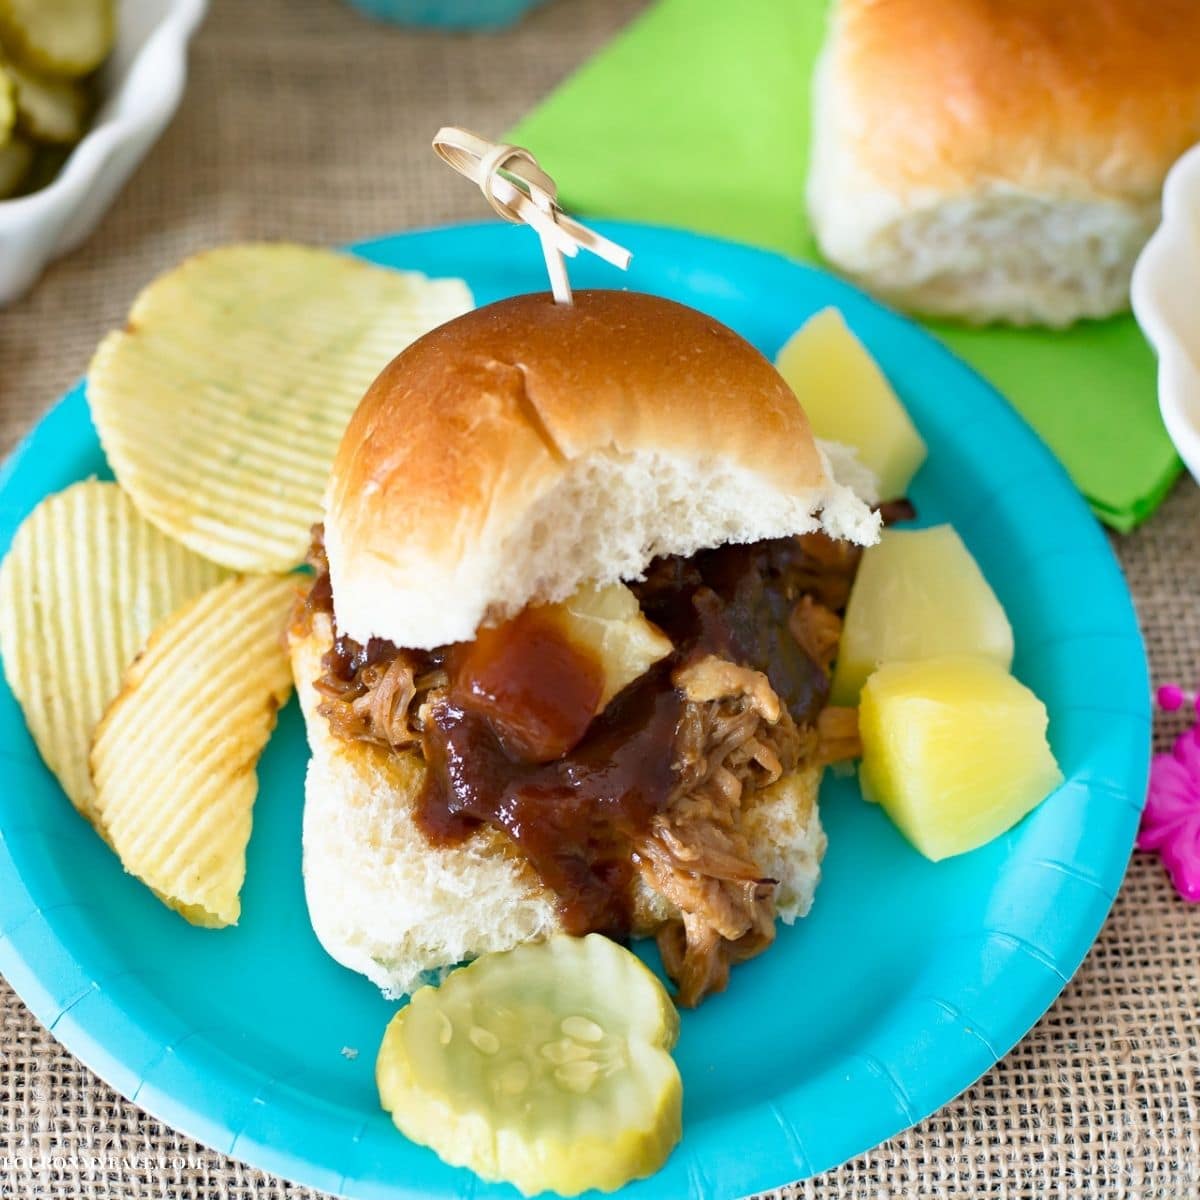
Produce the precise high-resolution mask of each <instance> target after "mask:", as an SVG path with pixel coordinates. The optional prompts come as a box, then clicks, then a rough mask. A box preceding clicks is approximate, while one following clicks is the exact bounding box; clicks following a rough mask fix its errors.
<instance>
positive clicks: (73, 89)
mask: <svg viewBox="0 0 1200 1200" xmlns="http://www.w3.org/2000/svg"><path fill="white" fill-rule="evenodd" d="M0 70H4V71H5V72H7V74H8V75H9V77H10V78H11V79H12V81H13V84H14V86H15V88H16V100H17V123H18V125H19V126H20V128H21V130H22V132H24V133H26V134H28V135H29V136H30V137H31V138H33V139H34V140H35V141H38V142H49V143H51V144H52V145H59V146H62V145H68V144H69V143H71V142H77V141H79V139H80V138H81V137H83V133H84V130H85V128H86V127H87V116H88V108H89V107H90V102H89V99H88V94H87V92H86V91H85V90H84V88H83V85H82V84H80V83H77V82H76V81H75V80H73V79H55V78H54V77H53V76H50V75H42V74H39V73H38V72H37V71H27V70H26V69H25V68H24V67H20V66H18V65H17V64H16V63H4V64H3V66H2V67H0Z"/></svg>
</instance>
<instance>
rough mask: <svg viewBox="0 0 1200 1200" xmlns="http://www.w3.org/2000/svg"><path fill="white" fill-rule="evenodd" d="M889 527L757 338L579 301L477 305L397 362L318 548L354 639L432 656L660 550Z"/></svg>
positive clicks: (353, 434)
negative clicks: (823, 444)
mask: <svg viewBox="0 0 1200 1200" xmlns="http://www.w3.org/2000/svg"><path fill="white" fill-rule="evenodd" d="M801 400H803V397H801ZM878 527H879V518H878V517H877V516H876V514H874V513H872V512H871V511H870V510H869V509H868V508H867V506H866V505H865V504H863V502H862V501H861V500H860V499H858V497H856V496H855V495H854V493H853V492H852V491H851V490H850V489H849V488H847V487H843V486H841V485H839V484H838V483H836V482H835V481H834V480H833V479H832V478H831V477H830V476H829V474H828V473H827V470H826V463H825V459H824V456H823V455H822V453H821V452H820V451H819V450H818V448H817V447H816V445H815V444H814V442H813V438H812V434H811V432H810V431H809V427H808V421H807V419H806V418H805V416H804V412H803V410H802V409H801V407H800V404H798V403H797V401H796V397H795V395H794V394H793V393H792V391H791V390H790V389H789V388H788V386H787V384H786V383H785V382H784V381H783V379H782V378H781V377H780V375H779V373H778V372H777V371H776V370H775V368H774V367H773V366H772V365H771V364H770V363H769V362H768V361H767V360H766V359H765V358H764V357H763V356H762V355H761V354H759V352H758V351H757V350H755V349H754V348H753V347H752V346H751V345H750V344H749V343H748V342H746V341H744V340H743V339H742V338H740V337H739V336H738V335H737V334H735V333H734V332H733V331H732V330H730V329H727V328H726V327H725V326H723V325H721V324H720V323H719V322H718V321H715V320H713V319H712V318H711V317H708V316H705V315H704V314H702V313H699V312H697V311H695V310H694V309H691V308H687V307H684V306H683V305H680V304H675V303H673V302H672V301H669V300H663V299H661V298H659V297H656V296H646V295H642V294H640V293H636V292H607V291H582V292H577V293H576V294H575V300H574V303H573V304H571V305H561V304H555V303H554V302H553V300H552V299H551V297H550V296H548V295H537V296H518V297H515V298H514V299H511V300H505V301H501V302H500V303H498V304H493V305H489V306H487V307H484V308H480V309H477V310H475V311H474V312H471V313H468V314H466V315H465V316H463V317H460V318H458V319H456V320H454V321H450V322H448V323H447V324H445V325H442V326H441V327H440V328H438V329H435V330H434V331H433V332H431V333H429V334H427V335H426V336H425V337H423V338H421V339H420V340H418V341H417V342H415V343H413V344H412V345H411V346H409V347H408V348H407V349H406V350H405V351H404V352H403V353H402V354H400V355H399V356H398V357H397V358H396V359H395V360H394V361H393V362H392V363H391V364H390V365H389V366H388V367H387V368H386V369H385V370H384V371H383V373H382V374H381V375H380V376H379V378H378V379H377V380H376V381H375V383H374V384H373V385H372V387H371V389H370V391H369V392H368V393H367V395H366V397H365V398H364V400H363V402H362V404H361V405H360V406H359V409H358V411H357V412H356V413H355V415H354V418H353V419H352V421H351V422H350V425H349V428H348V429H347V431H346V435H345V438H344V440H343V442H342V445H341V449H340V451H339V453H338V457H337V460H336V462H335V464H334V469H333V475H332V477H331V480H330V486H329V490H328V493H327V496H326V513H325V546H326V550H327V553H328V557H329V572H330V580H331V582H332V584H333V595H334V607H335V612H336V614H337V621H338V628H339V630H340V631H341V632H343V633H345V634H348V635H349V636H350V637H353V638H355V639H356V640H357V641H360V642H365V641H367V639H368V638H371V637H382V638H386V639H388V640H389V641H392V642H395V643H396V644H397V645H401V646H406V647H411V648H416V649H429V648H432V647H434V646H438V645H442V644H444V643H447V642H454V641H461V640H464V639H468V638H471V637H473V636H474V634H475V631H476V630H477V628H478V627H479V626H480V624H482V623H485V622H489V621H497V620H500V619H502V618H504V617H506V616H509V615H511V614H512V613H515V612H517V611H518V610H520V609H521V608H523V607H524V606H525V605H526V604H527V603H529V602H531V601H535V600H537V601H554V600H562V599H564V598H565V597H567V596H568V595H570V594H571V593H572V592H574V591H575V590H576V589H577V588H578V587H579V586H580V585H581V584H583V583H594V584H605V583H610V582H613V581H615V580H618V579H632V578H637V577H638V576H640V575H641V573H642V572H643V570H644V569H645V567H646V566H647V565H648V563H649V562H650V560H651V559H652V558H654V557H655V556H657V555H660V554H691V553H693V552H694V551H696V550H697V549H700V548H701V547H705V546H716V545H720V544H722V543H726V542H749V541H756V540H758V539H760V538H769V537H782V536H785V535H788V534H794V533H804V532H807V531H809V530H812V529H816V528H824V529H825V530H827V531H828V532H829V533H830V534H832V535H833V536H834V537H839V538H849V539H852V540H854V541H859V542H871V541H874V540H875V538H876V536H877V533H878Z"/></svg>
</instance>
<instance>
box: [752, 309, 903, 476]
mask: <svg viewBox="0 0 1200 1200" xmlns="http://www.w3.org/2000/svg"><path fill="white" fill-rule="evenodd" d="M775 365H776V367H778V368H779V373H780V374H781V375H782V376H783V377H784V379H786V380H787V382H788V386H789V387H791V389H792V391H794V392H795V393H796V395H797V396H798V397H799V399H800V403H801V404H802V405H803V406H804V411H805V413H807V414H808V420H809V423H810V424H811V425H812V429H813V433H814V434H815V435H816V436H817V437H819V438H825V439H827V440H828V441H831V442H841V443H842V444H843V445H846V446H852V447H854V449H855V450H857V451H858V459H859V462H861V463H862V464H863V466H866V467H869V468H870V469H871V470H872V471H873V472H874V473H875V475H876V476H877V477H878V479H879V495H880V496H881V497H882V498H883V499H884V500H894V499H896V498H898V497H900V496H903V495H904V494H905V492H906V491H907V490H908V485H909V484H910V483H911V482H912V477H913V476H914V475H915V474H916V473H917V469H918V468H919V467H920V465H921V464H922V463H923V462H924V461H925V443H924V442H923V441H922V440H921V435H920V434H919V433H917V430H916V427H915V426H914V425H913V423H912V420H911V418H910V417H909V415H908V413H907V412H906V411H905V409H904V405H903V404H901V403H900V400H899V399H898V398H897V396H896V393H895V392H894V391H893V390H892V387H891V384H889V383H888V381H887V379H886V378H885V377H884V374H883V372H882V371H881V370H880V369H879V367H878V365H877V364H876V362H875V360H874V359H873V358H872V357H871V355H870V354H869V353H868V352H867V350H866V349H865V347H864V346H863V344H862V342H860V341H859V340H858V338H856V337H855V336H854V334H853V333H852V332H851V331H850V328H849V327H848V326H847V324H846V322H845V321H844V320H843V319H842V314H841V313H840V312H838V310H837V309H836V308H826V309H822V310H821V311H820V312H819V313H817V314H816V315H815V316H812V317H810V318H809V319H808V320H807V321H806V322H805V323H804V324H803V325H802V326H801V327H800V328H799V329H798V330H796V332H795V333H794V334H792V336H791V337H790V338H789V339H788V341H787V344H786V345H785V346H784V347H783V349H782V350H780V352H779V355H778V357H777V358H776V360H775Z"/></svg>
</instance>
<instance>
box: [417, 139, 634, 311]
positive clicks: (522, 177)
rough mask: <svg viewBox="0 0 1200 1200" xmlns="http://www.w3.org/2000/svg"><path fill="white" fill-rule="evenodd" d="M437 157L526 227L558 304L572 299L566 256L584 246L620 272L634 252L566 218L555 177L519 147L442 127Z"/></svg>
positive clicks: (509, 218) (499, 210)
mask: <svg viewBox="0 0 1200 1200" xmlns="http://www.w3.org/2000/svg"><path fill="white" fill-rule="evenodd" d="M433 148H434V150H435V151H436V152H437V154H438V157H439V158H441V159H442V160H443V161H444V162H446V163H448V164H449V165H450V166H452V167H453V168H454V169H455V170H456V171H457V172H458V173H459V174H460V175H463V176H465V177H466V178H467V179H469V180H471V181H472V182H473V183H475V184H477V185H478V186H479V190H480V191H482V192H483V196H484V199H485V200H487V202H488V204H489V205H491V207H492V210H493V211H494V212H495V213H496V214H497V215H498V216H500V217H502V218H503V219H504V220H506V221H511V222H512V223H513V224H514V225H528V226H530V227H531V228H532V229H533V230H534V232H535V233H536V234H537V235H538V237H539V239H540V240H541V243H542V253H543V255H544V256H545V259H546V270H547V272H548V273H549V275H550V287H551V290H552V291H553V292H554V299H555V301H557V302H558V303H559V304H570V303H571V283H570V280H569V279H568V278H567V267H566V263H565V262H564V261H563V259H564V256H569V257H571V258H574V257H575V255H577V254H578V253H579V251H580V249H583V250H587V251H589V252H590V253H592V254H595V255H597V256H598V257H599V258H602V259H604V261H605V262H608V263H611V264H612V265H613V266H614V267H619V268H620V269H621V270H622V271H623V270H625V269H626V268H627V267H628V266H629V260H630V258H631V257H632V255H631V254H630V253H629V251H628V250H626V249H624V248H623V247H621V246H618V245H617V244H616V243H615V242H610V241H609V240H608V238H606V237H601V236H600V234H598V233H596V232H594V231H593V230H591V229H588V228H587V226H586V225H581V224H580V223H579V222H578V221H576V220H575V219H574V218H573V217H569V216H568V215H567V214H566V213H565V212H563V210H562V208H560V207H559V203H558V188H557V187H556V185H555V183H554V180H553V179H551V178H550V176H549V175H547V174H546V172H545V171H543V170H542V168H541V167H540V166H539V165H538V161H537V159H536V158H534V157H533V155H532V154H530V152H529V151H528V150H525V149H523V148H522V147H521V146H509V145H498V144H497V143H495V142H490V141H488V139H487V138H484V137H480V136H479V134H477V133H472V132H471V131H470V130H469V129H459V128H457V127H456V126H453V125H450V126H446V127H445V128H444V129H439V130H438V132H437V136H436V137H435V138H434V139H433Z"/></svg>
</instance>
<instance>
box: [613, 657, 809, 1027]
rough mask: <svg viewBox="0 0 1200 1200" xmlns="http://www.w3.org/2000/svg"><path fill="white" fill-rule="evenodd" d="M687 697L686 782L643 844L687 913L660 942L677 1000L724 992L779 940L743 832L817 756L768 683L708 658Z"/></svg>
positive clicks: (687, 672) (639, 856)
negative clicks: (773, 790) (751, 807)
mask: <svg viewBox="0 0 1200 1200" xmlns="http://www.w3.org/2000/svg"><path fill="white" fill-rule="evenodd" d="M672 682H673V683H674V684H675V686H676V687H677V688H679V689H680V691H682V692H683V694H684V696H685V697H686V701H687V702H686V704H685V707H684V712H683V717H682V719H681V721H680V724H679V728H678V732H677V735H676V743H675V754H676V769H677V771H678V773H679V783H678V788H677V791H676V793H675V795H674V796H673V797H672V799H671V802H670V804H669V805H668V806H667V808H666V809H665V810H664V811H663V812H661V813H659V814H658V815H657V816H655V817H654V819H653V821H652V822H651V826H650V828H649V830H647V831H646V833H645V834H644V835H643V836H642V837H640V838H639V839H638V840H637V841H636V842H635V845H634V853H635V856H636V861H637V864H638V868H639V871H640V872H641V875H642V878H643V879H644V880H645V882H646V883H647V884H648V885H649V886H650V887H651V888H652V889H653V890H654V891H656V892H658V893H659V894H661V895H662V896H663V897H665V898H666V899H667V900H669V901H670V902H671V903H672V904H674V905H675V906H676V907H677V908H678V909H679V910H680V913H681V914H682V915H681V917H680V919H679V920H676V921H672V922H669V923H668V924H667V925H666V926H665V927H664V928H663V929H662V930H661V931H660V933H659V935H658V944H659V949H660V951H661V953H662V956H663V963H664V965H665V966H666V969H667V972H668V974H669V975H670V976H671V978H672V979H674V980H675V982H676V983H677V984H678V985H679V995H678V997H677V999H678V1002H679V1003H680V1004H682V1005H684V1006H686V1007H693V1006H695V1005H696V1004H698V1003H699V1002H700V1001H701V1000H702V999H703V998H704V997H705V996H707V995H709V994H710V993H711V992H717V991H721V990H722V989H723V988H724V987H725V985H726V983H727V982H728V979H729V970H730V967H731V966H732V965H733V964H734V963H736V962H741V961H743V960H745V959H747V958H751V957H753V956H754V955H755V954H759V953H761V952H762V951H763V950H765V949H766V947H767V946H769V945H770V944H771V942H772V940H773V939H774V937H775V880H773V879H769V878H766V877H764V876H763V874H762V872H761V871H760V869H759V868H758V866H757V864H756V863H755V861H754V857H753V854H752V852H751V850H750V846H749V843H748V842H747V840H746V837H745V835H744V834H743V833H742V830H741V815H742V804H743V801H744V799H745V798H746V797H747V796H748V795H749V794H750V793H751V792H752V791H753V790H754V789H755V788H759V787H765V786H767V785H768V784H771V783H773V782H775V780H777V779H778V778H779V777H780V775H782V774H783V773H784V772H786V771H790V770H792V769H794V768H795V766H796V765H797V763H798V762H799V761H800V760H801V759H802V758H803V757H807V756H808V754H809V753H810V752H811V749H812V747H813V744H814V742H815V739H814V738H813V736H812V735H811V733H807V734H806V732H804V731H801V730H799V729H797V728H796V726H795V724H794V723H793V721H792V719H791V717H790V716H789V715H788V713H787V710H786V709H784V708H783V706H782V705H781V704H780V703H779V699H778V697H777V696H776V695H775V693H774V691H773V690H772V689H771V686H770V684H769V683H768V682H767V678H766V676H765V675H763V674H762V673H761V672H759V671H753V670H750V669H749V668H747V667H740V666H737V665H736V664H734V663H731V662H727V661H726V660H724V659H720V658H717V657H715V656H712V655H709V656H707V657H705V658H702V659H700V660H699V661H698V662H696V663H694V664H690V665H687V666H684V667H681V668H679V669H678V670H677V671H676V672H675V674H674V676H673V677H672Z"/></svg>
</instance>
